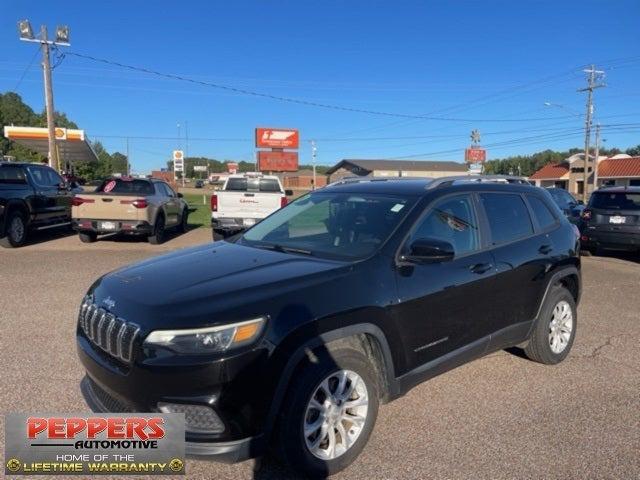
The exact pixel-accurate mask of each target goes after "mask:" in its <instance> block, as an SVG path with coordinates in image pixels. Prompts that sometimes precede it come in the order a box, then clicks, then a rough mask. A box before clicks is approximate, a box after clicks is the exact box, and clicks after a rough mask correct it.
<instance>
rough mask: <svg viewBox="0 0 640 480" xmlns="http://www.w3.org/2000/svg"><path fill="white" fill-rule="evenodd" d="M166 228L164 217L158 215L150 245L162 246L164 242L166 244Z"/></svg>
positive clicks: (150, 237)
mask: <svg viewBox="0 0 640 480" xmlns="http://www.w3.org/2000/svg"><path fill="white" fill-rule="evenodd" d="M164 227H165V223H164V216H163V215H158V218H156V223H155V225H154V226H153V233H152V234H151V235H149V243H150V244H151V245H160V244H161V243H162V242H164V232H165V229H164Z"/></svg>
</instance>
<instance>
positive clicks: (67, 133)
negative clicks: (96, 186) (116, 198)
mask: <svg viewBox="0 0 640 480" xmlns="http://www.w3.org/2000/svg"><path fill="white" fill-rule="evenodd" d="M4 136H5V137H6V138H8V139H9V140H13V141H14V142H16V143H19V144H20V145H23V146H24V147H27V148H28V149H29V150H33V151H34V152H38V153H39V154H41V155H44V156H45V157H46V156H47V155H48V153H49V143H48V140H49V133H48V130H47V129H46V128H36V127H13V126H11V127H4ZM56 147H57V149H58V158H59V160H60V165H61V166H62V165H70V166H71V165H73V164H74V163H75V162H78V161H84V162H97V161H98V157H97V156H96V153H95V152H94V151H93V149H92V148H91V144H90V143H89V141H88V140H87V138H86V137H85V135H84V130H73V129H70V128H58V127H56Z"/></svg>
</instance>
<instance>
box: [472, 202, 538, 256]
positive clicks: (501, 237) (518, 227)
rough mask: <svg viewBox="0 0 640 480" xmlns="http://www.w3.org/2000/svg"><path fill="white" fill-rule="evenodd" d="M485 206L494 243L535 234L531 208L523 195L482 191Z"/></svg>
mask: <svg viewBox="0 0 640 480" xmlns="http://www.w3.org/2000/svg"><path fill="white" fill-rule="evenodd" d="M480 202H481V203H482V206H483V207H484V211H485V213H486V214H487V220H488V222H489V229H490V231H491V241H492V243H493V244H494V245H499V244H502V243H509V242H512V241H514V240H518V239H520V238H523V237H526V236H529V235H532V234H533V224H532V223H531V217H530V216H529V209H528V208H527V206H526V205H525V203H524V200H523V199H522V197H521V196H520V195H518V194H511V193H482V194H480Z"/></svg>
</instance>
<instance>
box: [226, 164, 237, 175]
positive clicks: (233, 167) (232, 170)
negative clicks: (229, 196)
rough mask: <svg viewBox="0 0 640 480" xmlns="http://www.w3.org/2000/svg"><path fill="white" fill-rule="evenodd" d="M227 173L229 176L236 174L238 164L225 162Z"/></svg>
mask: <svg viewBox="0 0 640 480" xmlns="http://www.w3.org/2000/svg"><path fill="white" fill-rule="evenodd" d="M227 172H229V173H231V174H236V173H238V164H237V163H236V162H227Z"/></svg>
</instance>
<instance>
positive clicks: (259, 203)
mask: <svg viewBox="0 0 640 480" xmlns="http://www.w3.org/2000/svg"><path fill="white" fill-rule="evenodd" d="M281 198H282V194H281V193H279V192H230V191H224V192H218V216H219V217H225V218H264V217H266V216H268V215H271V214H272V213H273V212H275V211H276V210H278V209H279V208H280V202H281V200H280V199H281Z"/></svg>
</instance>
